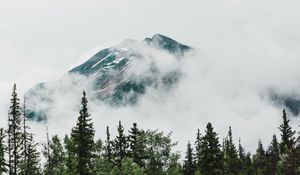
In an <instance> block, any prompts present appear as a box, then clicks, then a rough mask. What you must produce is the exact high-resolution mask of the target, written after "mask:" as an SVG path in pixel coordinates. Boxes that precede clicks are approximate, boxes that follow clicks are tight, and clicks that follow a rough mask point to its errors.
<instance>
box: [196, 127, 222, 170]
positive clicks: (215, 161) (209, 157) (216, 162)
mask: <svg viewBox="0 0 300 175" xmlns="http://www.w3.org/2000/svg"><path fill="white" fill-rule="evenodd" d="M201 140H202V143H201V154H202V156H201V160H200V164H201V173H202V174H203V175H213V174H214V175H218V174H222V172H223V158H222V152H221V149H220V147H221V145H220V143H219V139H218V135H217V133H216V132H214V130H213V127H212V125H211V123H208V124H207V126H206V130H205V135H204V136H203V137H202V139H201Z"/></svg>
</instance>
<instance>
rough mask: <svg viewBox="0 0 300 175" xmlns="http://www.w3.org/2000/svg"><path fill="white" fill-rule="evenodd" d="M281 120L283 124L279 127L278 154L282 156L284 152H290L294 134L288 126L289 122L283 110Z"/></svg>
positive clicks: (293, 143)
mask: <svg viewBox="0 0 300 175" xmlns="http://www.w3.org/2000/svg"><path fill="white" fill-rule="evenodd" d="M282 113H283V115H282V119H283V122H282V124H281V125H280V126H279V131H280V135H281V142H280V152H281V153H282V154H284V153H285V152H286V151H288V150H291V149H292V148H293V147H294V145H295V132H296V131H293V130H292V127H291V126H290V124H289V123H290V120H289V119H288V118H287V115H286V112H285V110H283V112H282Z"/></svg>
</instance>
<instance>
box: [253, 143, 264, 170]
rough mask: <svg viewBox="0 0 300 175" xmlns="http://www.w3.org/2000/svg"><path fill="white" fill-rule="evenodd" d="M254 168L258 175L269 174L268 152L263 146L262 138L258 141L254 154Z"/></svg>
mask: <svg viewBox="0 0 300 175" xmlns="http://www.w3.org/2000/svg"><path fill="white" fill-rule="evenodd" d="M253 168H254V171H255V174H256V175H266V174H267V159H266V152H265V150H264V148H263V145H262V142H261V140H259V141H258V147H257V149H256V154H255V155H254V156H253Z"/></svg>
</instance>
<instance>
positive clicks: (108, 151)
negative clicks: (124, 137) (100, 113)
mask: <svg viewBox="0 0 300 175" xmlns="http://www.w3.org/2000/svg"><path fill="white" fill-rule="evenodd" d="M112 154H113V150H112V141H111V139H110V132H109V127H108V126H107V127H106V141H105V155H104V156H105V157H106V158H107V160H108V161H109V162H110V163H113V155H112Z"/></svg>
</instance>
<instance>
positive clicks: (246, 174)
mask: <svg viewBox="0 0 300 175" xmlns="http://www.w3.org/2000/svg"><path fill="white" fill-rule="evenodd" d="M239 160H240V163H241V164H240V166H241V174H242V175H252V174H254V171H253V166H252V159H251V154H250V153H248V154H246V153H245V149H244V148H243V146H242V144H241V139H240V140H239Z"/></svg>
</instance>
